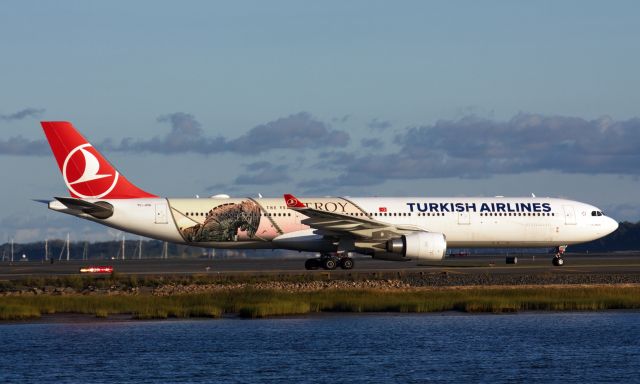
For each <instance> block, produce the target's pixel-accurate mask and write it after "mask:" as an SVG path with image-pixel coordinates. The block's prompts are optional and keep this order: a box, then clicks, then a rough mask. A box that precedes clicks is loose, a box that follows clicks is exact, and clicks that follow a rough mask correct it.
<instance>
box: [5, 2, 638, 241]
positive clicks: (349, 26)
mask: <svg viewBox="0 0 640 384" xmlns="http://www.w3.org/2000/svg"><path fill="white" fill-rule="evenodd" d="M639 8H640V5H638V3H637V2H632V1H628V2H625V1H617V2H604V1H600V2H589V1H561V2H558V1H547V2H544V1H539V2H528V3H525V2H512V1H484V2H477V1H455V2H452V1H441V2H426V1H415V2H411V1H404V2H390V1H387V2H381V1H380V2H376V1H349V2H344V1H335V2H332V1H324V2H306V3H305V2H298V1H272V2H261V1H254V2H251V1H234V2H210V1H206V2H204V1H203V2H195V1H193V2H160V1H153V2H152V1H149V2H143V1H140V2H118V1H111V2H103V3H96V2H84V1H56V2H44V1H43V2H31V1H7V2H4V3H3V10H2V12H0V41H1V42H2V45H1V47H2V48H1V49H2V55H1V56H0V58H1V59H0V177H1V178H2V181H3V182H2V185H3V187H2V200H1V201H0V208H1V209H0V242H4V240H5V239H8V238H11V237H14V238H16V239H17V240H23V241H26V240H35V239H40V238H43V237H56V236H63V235H64V234H66V231H69V230H73V231H74V236H76V237H77V238H78V239H84V238H88V239H101V238H110V236H113V234H112V233H109V232H108V231H107V230H106V229H103V228H102V227H100V226H96V225H93V224H90V223H84V222H81V221H79V220H75V219H69V218H66V217H64V216H62V217H61V216H60V215H56V214H55V213H53V212H49V211H47V210H46V209H45V207H44V206H40V205H38V204H36V203H33V202H31V201H30V199H31V198H49V197H51V196H54V195H61V194H66V191H65V189H64V184H63V182H62V180H61V177H60V175H59V172H58V170H57V168H56V165H55V162H54V161H53V159H52V157H51V155H50V154H49V152H48V148H46V147H44V146H42V140H43V135H42V131H41V129H40V127H39V124H38V122H39V121H40V120H69V121H72V122H73V123H74V124H75V125H76V127H77V128H78V129H80V131H81V132H82V133H83V134H84V135H85V136H86V137H87V138H88V139H89V140H91V141H92V142H93V143H94V144H95V145H96V146H97V147H98V148H99V149H102V150H103V152H104V153H105V154H106V156H107V157H108V158H109V159H110V160H111V161H112V162H113V163H114V164H115V165H116V166H117V167H118V168H119V169H120V170H121V171H122V172H123V173H124V174H125V175H127V177H128V178H129V179H130V180H133V181H134V182H135V183H136V184H138V185H140V186H141V187H142V188H144V189H147V190H150V191H152V192H154V193H156V194H160V195H163V196H194V195H196V194H199V195H201V196H206V195H209V194H215V193H229V194H231V195H240V196H244V195H250V196H255V195H257V194H258V193H261V194H263V195H265V196H268V195H270V196H279V195H281V194H282V193H284V192H292V193H297V194H300V195H310V194H321V195H350V196H357V195H363V196H372V195H381V196H382V195H399V196H403V195H422V196H434V195H439V196H442V195H454V196H474V195H482V196H492V195H514V196H523V195H529V194H530V193H531V192H534V193H536V194H537V195H544V196H547V195H548V196H561V197H567V198H573V199H577V200H581V201H586V202H590V203H593V204H595V205H597V206H599V207H601V208H603V209H605V210H606V211H607V212H609V213H610V214H611V215H612V216H614V217H615V218H616V219H619V220H632V221H637V220H640V198H639V197H638V193H637V191H638V186H639V182H638V173H639V172H640V171H639V170H640V158H639V157H638V153H640V121H639V120H638V119H639V117H640V111H638V106H639V105H640V103H639V101H640V97H639V96H638V89H639V88H640V75H639V74H638V71H637V68H640V51H639V50H638V49H637V42H638V37H639V36H640V24H639V23H637V15H638V14H639V11H640V9H639ZM123 139H127V140H125V141H123Z"/></svg>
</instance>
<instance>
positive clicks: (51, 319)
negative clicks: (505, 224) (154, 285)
mask: <svg viewBox="0 0 640 384" xmlns="http://www.w3.org/2000/svg"><path fill="white" fill-rule="evenodd" d="M559 313H564V314H604V313H640V308H637V309H602V310H558V311H544V310H531V311H520V312H498V313H494V312H462V311H456V310H448V311H441V312H313V313H307V314H300V315H282V316H269V317H261V318H253V319H249V320H274V319H275V320H291V319H322V318H333V317H344V316H358V317H360V316H389V317H394V316H459V317H465V316H479V315H480V316H501V315H502V316H519V315H545V314H559ZM220 320H233V321H245V320H247V318H244V317H241V316H239V315H238V314H227V315H223V316H221V317H216V318H212V317H187V318H179V317H169V318H150V319H134V318H132V317H131V316H130V315H125V314H119V315H110V316H108V317H106V318H105V317H96V316H94V315H90V314H79V313H55V314H45V315H42V316H41V317H39V318H31V319H25V320H0V325H29V324H113V323H141V322H174V321H213V322H215V321H220Z"/></svg>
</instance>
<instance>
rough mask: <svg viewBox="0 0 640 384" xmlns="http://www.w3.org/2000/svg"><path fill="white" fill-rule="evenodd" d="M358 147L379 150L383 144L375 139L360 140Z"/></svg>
mask: <svg viewBox="0 0 640 384" xmlns="http://www.w3.org/2000/svg"><path fill="white" fill-rule="evenodd" d="M360 145H362V147H363V148H373V149H380V148H382V147H384V143H383V142H382V140H380V139H376V138H368V139H362V140H361V141H360Z"/></svg>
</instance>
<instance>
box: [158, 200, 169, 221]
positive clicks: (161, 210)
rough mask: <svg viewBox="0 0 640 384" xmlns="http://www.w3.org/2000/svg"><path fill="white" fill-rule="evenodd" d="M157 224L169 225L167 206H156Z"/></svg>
mask: <svg viewBox="0 0 640 384" xmlns="http://www.w3.org/2000/svg"><path fill="white" fill-rule="evenodd" d="M156 224H167V204H156Z"/></svg>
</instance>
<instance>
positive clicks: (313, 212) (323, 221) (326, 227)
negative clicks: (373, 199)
mask: <svg viewBox="0 0 640 384" xmlns="http://www.w3.org/2000/svg"><path fill="white" fill-rule="evenodd" d="M284 199H285V201H286V203H287V208H289V209H292V210H294V211H297V212H300V213H301V214H303V215H305V216H307V218H306V219H303V220H302V224H305V225H308V226H309V227H311V228H313V229H315V231H314V233H316V234H318V235H324V236H332V237H337V238H344V237H347V238H351V239H354V240H355V241H357V242H380V241H386V240H388V239H390V238H393V237H398V236H400V235H402V234H407V233H411V232H415V231H424V229H422V228H419V227H415V226H410V225H400V226H399V225H395V224H390V223H385V222H383V221H378V220H374V219H372V218H371V217H370V216H368V215H365V216H351V215H347V214H342V213H335V212H327V211H322V210H319V209H314V208H310V207H307V206H306V205H305V204H303V203H302V202H300V200H298V199H297V198H296V197H295V196H293V195H290V194H286V195H284Z"/></svg>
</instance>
